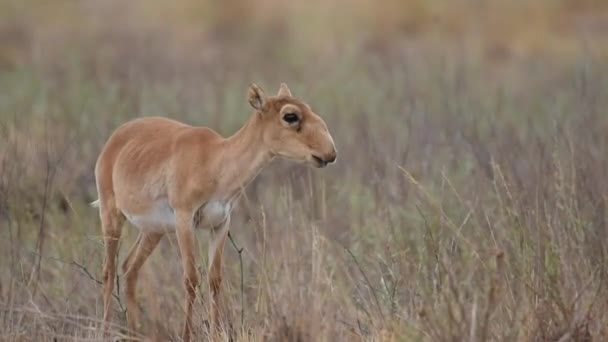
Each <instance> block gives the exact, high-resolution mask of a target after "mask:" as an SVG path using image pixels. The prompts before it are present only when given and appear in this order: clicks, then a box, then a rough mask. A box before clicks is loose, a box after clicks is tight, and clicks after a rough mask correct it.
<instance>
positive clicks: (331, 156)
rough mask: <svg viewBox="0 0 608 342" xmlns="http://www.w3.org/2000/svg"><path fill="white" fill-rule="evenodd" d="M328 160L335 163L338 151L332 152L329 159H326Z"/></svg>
mask: <svg viewBox="0 0 608 342" xmlns="http://www.w3.org/2000/svg"><path fill="white" fill-rule="evenodd" d="M325 161H326V162H328V163H333V162H335V161H336V153H332V154H330V155H328V156H327V159H325Z"/></svg>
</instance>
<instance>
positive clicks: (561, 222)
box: [0, 0, 608, 341]
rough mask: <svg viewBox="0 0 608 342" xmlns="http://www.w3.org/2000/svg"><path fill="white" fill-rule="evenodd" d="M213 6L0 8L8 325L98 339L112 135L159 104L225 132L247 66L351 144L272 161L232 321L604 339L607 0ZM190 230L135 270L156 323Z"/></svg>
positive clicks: (173, 313) (18, 337) (248, 75)
mask: <svg viewBox="0 0 608 342" xmlns="http://www.w3.org/2000/svg"><path fill="white" fill-rule="evenodd" d="M221 3H222V4H224V5H223V6H220V5H219V4H220V2H209V1H203V2H199V1H181V2H175V4H173V3H171V4H169V2H164V1H129V2H125V1H62V2H60V1H53V2H50V1H48V2H35V1H10V0H4V1H1V2H0V271H1V272H0V340H7V341H55V340H72V339H86V340H95V339H100V338H101V335H100V333H99V329H98V328H99V321H100V318H101V310H102V305H101V291H100V288H99V284H98V279H99V278H100V273H101V272H100V269H101V263H102V255H103V248H102V240H101V236H100V234H101V231H100V227H99V220H98V217H97V212H96V211H95V210H93V209H91V208H89V207H88V206H87V203H88V202H90V201H91V200H93V199H94V198H95V196H96V193H95V186H94V176H93V167H94V163H95V159H96V157H97V154H98V153H99V151H100V149H101V146H102V144H103V143H104V142H105V139H107V137H108V135H109V134H110V133H111V131H112V130H113V129H114V128H115V127H117V126H118V125H119V124H120V123H122V122H124V121H126V120H128V119H130V118H133V117H137V116H144V115H163V116H168V117H172V118H177V119H180V120H184V121H186V122H189V123H191V124H198V125H207V126H211V127H214V128H216V129H217V130H218V131H219V132H221V133H222V134H231V133H232V132H234V131H235V130H236V129H237V128H238V127H239V125H240V124H242V123H243V122H244V121H245V120H246V118H247V116H248V114H249V109H248V106H247V104H246V101H245V90H246V86H247V84H248V83H249V82H251V81H255V82H259V84H261V85H262V86H263V87H264V88H265V89H270V88H276V87H278V84H279V82H280V81H286V82H288V83H289V85H290V86H291V89H292V91H293V92H294V93H295V94H296V95H300V96H301V97H302V98H305V99H306V100H307V101H308V102H309V103H311V104H312V105H313V106H314V109H315V110H316V111H317V112H318V113H320V114H321V115H323V116H324V117H325V118H326V121H327V123H328V125H329V127H330V129H331V130H332V133H333V136H334V138H335V140H336V145H337V147H338V150H339V158H338V163H337V164H335V165H333V166H331V167H329V168H327V169H324V170H313V169H308V168H305V167H302V166H296V165H292V164H290V163H287V162H279V161H277V162H275V163H273V165H272V166H271V167H270V168H269V169H267V170H265V171H264V172H263V174H262V175H261V176H260V177H259V178H258V179H257V180H256V181H255V183H254V184H252V186H251V187H250V188H249V189H248V191H247V193H246V196H244V197H243V198H242V200H241V201H240V205H239V207H238V208H237V210H236V211H235V213H234V215H233V216H234V217H233V224H232V233H233V236H234V237H235V240H236V243H237V244H238V245H239V247H242V248H243V251H242V254H241V256H242V263H243V269H242V277H243V278H242V281H243V283H242V284H243V286H242V288H241V269H240V267H239V266H240V263H239V255H238V253H237V249H236V248H232V247H231V246H229V248H227V249H226V253H227V261H226V267H225V274H226V280H225V282H226V285H227V291H226V293H225V295H226V297H227V301H228V302H229V303H230V305H231V316H232V317H233V319H232V323H233V327H234V332H233V335H234V336H235V337H236V339H237V340H246V341H247V340H250V341H259V340H271V341H274V340H290V341H291V340H293V341H350V340H376V341H485V340H493V341H591V340H594V341H603V340H606V339H608V328H607V327H608V288H607V284H606V282H607V281H608V278H607V277H608V267H607V264H606V261H607V257H608V255H607V253H608V230H607V229H608V227H607V222H606V215H607V213H606V205H607V200H608V199H607V198H606V196H607V194H608V178H607V175H608V159H607V158H608V63H607V61H608V58H607V57H608V40H606V37H607V36H608V2H606V1H600V0H598V1H593V0H588V1H575V0H570V1H567V0H561V1H558V0H555V1H549V0H538V1H523V0H513V1H472V0H468V1H467V0H457V1H438V0H428V1H422V0H420V1H415V0H410V1H403V2H401V1H396V0H390V1H381V2H375V1H371V0H370V1H367V0H356V1H352V2H347V1H340V0H333V1H320V0H314V1H308V2H306V3H307V5H306V6H304V5H302V4H297V3H295V2H294V3H291V4H286V3H284V2H280V1H273V0H264V1H256V2H253V1H252V2H249V1H241V0H230V1H225V2H221ZM380 4H381V5H380ZM506 4H508V5H506ZM124 231H125V234H124V236H125V239H123V243H124V244H125V245H123V246H121V248H120V260H122V258H123V257H124V255H125V253H126V252H127V251H128V247H129V246H127V245H126V244H130V243H132V241H133V240H134V238H135V233H136V232H135V230H134V229H132V228H131V227H129V226H126V227H125V230H124ZM206 234H207V233H206V232H200V233H199V234H198V245H199V247H200V248H199V255H200V265H201V272H202V273H203V274H205V272H206V267H205V265H206V258H207V253H206ZM175 243H176V242H175V239H174V238H172V239H165V240H164V241H163V243H162V244H161V247H160V248H159V250H157V251H156V253H155V254H154V255H153V256H152V257H151V259H149V262H148V263H147V264H146V265H145V266H144V272H143V274H142V278H141V279H142V280H141V281H140V288H139V290H140V292H139V298H140V304H141V306H142V307H143V308H145V310H146V315H145V316H146V317H145V322H144V325H143V327H142V331H145V332H147V335H148V336H149V337H151V336H156V337H157V338H158V339H159V340H169V339H172V340H177V339H178V338H179V337H178V336H179V331H180V328H181V326H180V324H181V322H182V318H183V314H182V308H181V304H182V299H183V298H182V281H181V277H182V275H181V267H180V262H179V259H178V254H177V248H176V246H175ZM119 274H120V273H119ZM203 279H204V278H203ZM120 285H122V284H120ZM202 286H203V288H202V291H201V292H202V293H203V296H202V298H201V303H200V304H199V305H198V307H197V308H198V311H197V315H196V317H195V322H197V323H196V326H197V331H196V333H197V336H199V337H200V338H201V339H204V337H205V334H206V325H205V321H206V319H207V313H206V310H205V308H206V306H205V305H203V303H204V302H205V300H206V296H207V295H206V293H207V291H206V283H205V282H203V285H202ZM120 289H121V286H119V287H118V288H117V289H116V299H117V300H116V302H115V306H114V308H115V310H116V311H117V312H116V314H115V315H114V317H115V323H116V326H115V328H114V329H113V331H114V334H115V335H116V336H121V335H122V334H124V327H125V326H126V322H125V318H124V317H125V316H124V312H122V311H121V303H122V302H121V300H120V299H121V298H122V299H123V300H124V298H123V294H122V293H120ZM122 305H124V304H122ZM142 318H144V317H142Z"/></svg>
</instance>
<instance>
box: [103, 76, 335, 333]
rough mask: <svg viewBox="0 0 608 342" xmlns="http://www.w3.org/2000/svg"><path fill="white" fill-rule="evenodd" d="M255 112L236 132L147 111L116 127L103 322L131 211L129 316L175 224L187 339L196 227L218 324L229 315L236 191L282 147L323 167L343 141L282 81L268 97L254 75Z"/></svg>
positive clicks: (132, 323) (107, 185)
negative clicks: (226, 296) (225, 299)
mask: <svg viewBox="0 0 608 342" xmlns="http://www.w3.org/2000/svg"><path fill="white" fill-rule="evenodd" d="M248 99H249V104H250V105H251V107H253V109H254V112H253V114H252V115H251V117H250V118H249V120H248V121H247V122H246V123H245V125H244V126H243V127H242V128H241V129H240V130H239V131H238V132H236V133H235V134H234V135H232V136H231V137H229V138H223V137H222V136H220V135H219V134H218V133H216V132H215V131H213V130H211V129H209V128H206V127H193V126H189V125H186V124H184V123H181V122H177V121H174V120H170V119H166V118H159V117H145V118H138V119H134V120H132V121H130V122H127V123H125V124H123V125H122V126H120V127H118V129H116V131H115V132H114V133H113V134H112V135H111V137H110V138H109V140H108V141H107V143H106V145H105V146H104V148H103V150H102V151H101V154H100V155H99V158H98V160H97V164H96V166H95V178H96V181H97V192H98V195H99V199H98V200H97V201H95V202H93V205H98V206H99V215H100V218H101V228H102V231H103V237H104V243H105V261H104V265H103V301H104V321H105V322H109V321H110V312H111V309H110V303H111V299H112V291H113V288H114V277H115V275H116V249H117V246H118V240H119V239H120V235H121V226H122V224H123V223H124V221H125V219H126V220H129V222H131V223H132V224H133V225H134V226H136V227H137V228H138V229H139V237H138V238H137V241H136V242H135V245H134V246H133V247H132V249H131V251H130V252H129V254H128V256H127V258H126V260H125V261H124V263H123V264H122V270H123V272H125V275H124V278H125V279H126V297H127V320H128V325H129V329H130V330H132V331H134V330H135V328H136V326H137V324H136V322H137V313H138V312H137V311H138V307H137V303H136V301H135V287H136V284H137V277H138V273H139V270H140V269H141V267H142V265H143V263H144V262H145V260H146V259H147V258H148V256H150V254H151V253H152V251H154V248H155V247H156V246H157V245H158V243H159V241H160V240H161V239H162V237H163V236H164V235H165V234H166V233H171V232H175V234H177V241H178V246H179V252H180V254H181V260H182V266H183V271H184V287H185V290H186V298H185V313H186V317H185V323H184V328H183V339H184V341H189V340H190V337H191V334H192V309H193V305H194V300H195V297H196V288H197V286H198V285H199V283H200V279H199V278H200V277H199V274H198V272H197V269H196V264H195V258H196V256H195V253H194V244H195V242H194V241H195V240H194V239H195V237H194V230H195V228H207V229H210V230H211V231H212V234H211V235H210V236H211V240H210V241H209V272H208V281H209V289H210V292H211V296H210V310H209V311H210V315H211V326H212V331H214V332H218V331H219V330H218V329H219V327H220V324H221V323H222V320H223V319H222V317H223V313H222V311H223V309H222V304H221V296H220V290H221V284H222V252H223V250H224V243H225V240H226V237H227V235H228V230H229V227H228V226H229V222H230V212H231V210H232V208H233V204H234V203H235V200H236V199H237V198H238V196H239V195H240V193H241V191H242V189H243V188H244V186H246V185H247V184H248V183H249V182H251V180H253V179H254V178H255V177H256V175H257V174H258V173H259V172H260V171H261V170H262V169H263V168H264V167H265V166H266V165H268V163H269V162H270V161H271V160H272V159H273V158H274V157H276V156H280V157H283V158H286V159H290V160H294V161H298V162H306V163H308V164H311V165H313V166H315V167H324V166H326V165H327V164H329V163H333V162H334V161H335V160H336V147H335V146H334V141H333V139H332V137H331V135H330V133H329V131H328V129H327V125H326V124H325V122H324V121H323V119H321V117H319V115H317V114H316V113H314V112H313V111H312V109H311V108H310V106H309V105H307V104H306V103H304V102H302V101H300V100H297V99H296V98H294V97H292V95H291V92H290V91H289V88H288V87H287V85H285V84H284V83H283V84H281V87H280V89H279V92H278V94H277V95H276V96H270V97H266V96H264V93H263V92H262V89H260V87H258V86H257V85H255V84H252V85H250V87H249V91H248Z"/></svg>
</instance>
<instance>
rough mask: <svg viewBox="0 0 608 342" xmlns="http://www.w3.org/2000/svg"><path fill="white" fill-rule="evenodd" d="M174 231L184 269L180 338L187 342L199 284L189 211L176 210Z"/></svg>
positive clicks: (190, 332)
mask: <svg viewBox="0 0 608 342" xmlns="http://www.w3.org/2000/svg"><path fill="white" fill-rule="evenodd" d="M176 231H177V243H178V245H179V251H180V254H181V256H182V266H183V268H184V287H185V289H186V302H185V311H186V318H185V322H184V330H183V333H182V338H183V340H184V341H186V342H188V341H190V336H191V335H192V309H193V306H194V300H195V299H196V289H197V287H198V285H199V284H200V276H199V274H198V272H197V270H196V261H195V258H194V245H195V240H194V239H195V236H194V229H193V226H192V212H191V211H177V210H176Z"/></svg>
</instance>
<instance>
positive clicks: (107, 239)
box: [99, 201, 125, 323]
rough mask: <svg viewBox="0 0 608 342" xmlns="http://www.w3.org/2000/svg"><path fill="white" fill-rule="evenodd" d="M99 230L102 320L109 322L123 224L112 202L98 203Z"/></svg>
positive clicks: (119, 213)
mask: <svg viewBox="0 0 608 342" xmlns="http://www.w3.org/2000/svg"><path fill="white" fill-rule="evenodd" d="M99 212H100V217H101V229H102V231H103V239H104V245H105V259H104V264H103V320H104V322H106V323H108V322H110V320H111V311H112V310H111V309H110V304H111V303H112V291H114V278H115V276H116V251H117V249H118V240H119V239H120V234H121V231H122V225H123V223H124V222H125V217H124V215H123V214H122V213H121V212H120V211H119V210H118V209H117V208H116V206H115V205H114V203H113V201H107V202H104V203H100V208H99Z"/></svg>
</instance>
